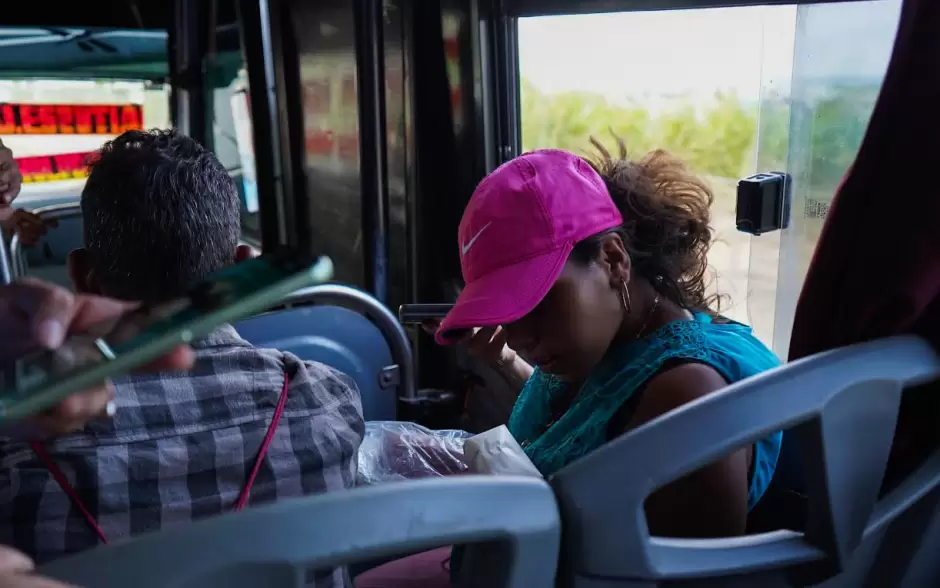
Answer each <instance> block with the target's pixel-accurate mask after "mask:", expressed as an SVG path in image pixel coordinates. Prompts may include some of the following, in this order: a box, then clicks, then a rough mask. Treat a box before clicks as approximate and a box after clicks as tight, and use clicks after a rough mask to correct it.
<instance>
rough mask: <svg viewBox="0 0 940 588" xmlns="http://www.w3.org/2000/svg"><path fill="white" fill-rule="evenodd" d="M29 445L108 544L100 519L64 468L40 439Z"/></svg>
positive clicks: (102, 539) (102, 540)
mask: <svg viewBox="0 0 940 588" xmlns="http://www.w3.org/2000/svg"><path fill="white" fill-rule="evenodd" d="M29 445H30V447H32V448H33V451H35V452H36V456H37V457H38V458H39V460H40V461H41V462H42V463H43V465H45V466H46V469H47V470H49V473H50V474H52V477H53V478H55V481H56V482H58V484H59V487H60V488H62V490H63V491H64V492H65V493H66V494H68V496H69V498H70V499H71V500H72V504H74V505H75V506H76V507H78V510H80V511H81V513H82V516H83V517H85V521H86V522H87V523H88V526H89V527H91V529H92V530H93V531H94V532H95V535H97V536H98V539H100V540H101V542H102V543H104V544H105V545H107V544H108V538H107V537H105V536H104V531H102V530H101V527H100V526H98V521H96V520H95V517H93V516H92V515H91V513H90V512H88V509H87V508H86V507H85V503H84V502H82V499H81V497H80V496H79V495H78V492H76V491H75V488H73V487H72V485H71V484H69V481H68V479H66V477H65V474H63V473H62V470H61V469H59V466H57V465H56V463H55V461H54V460H53V459H52V458H51V457H49V454H48V453H47V452H46V448H45V447H44V446H43V445H42V443H39V442H38V441H31V442H30V443H29Z"/></svg>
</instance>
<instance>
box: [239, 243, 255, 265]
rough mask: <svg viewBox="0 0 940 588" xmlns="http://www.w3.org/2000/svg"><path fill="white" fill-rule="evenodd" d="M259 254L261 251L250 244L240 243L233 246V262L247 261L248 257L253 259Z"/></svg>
mask: <svg viewBox="0 0 940 588" xmlns="http://www.w3.org/2000/svg"><path fill="white" fill-rule="evenodd" d="M259 255H261V252H260V251H258V250H257V249H255V248H254V247H252V246H251V245H246V244H245V243H242V244H241V245H239V246H238V247H236V248H235V263H241V262H243V261H248V260H249V259H254V258H256V257H258V256H259Z"/></svg>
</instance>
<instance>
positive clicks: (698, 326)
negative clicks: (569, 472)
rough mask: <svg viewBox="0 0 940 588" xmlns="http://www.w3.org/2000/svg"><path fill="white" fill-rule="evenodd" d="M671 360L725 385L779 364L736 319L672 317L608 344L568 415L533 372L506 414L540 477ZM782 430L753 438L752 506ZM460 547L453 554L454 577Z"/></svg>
mask: <svg viewBox="0 0 940 588" xmlns="http://www.w3.org/2000/svg"><path fill="white" fill-rule="evenodd" d="M670 361H692V362H698V363H702V364H705V365H708V366H711V367H712V368H714V369H715V370H716V371H717V372H718V373H719V374H721V375H722V376H723V377H724V378H725V380H727V381H728V382H729V383H734V382H737V381H739V380H743V379H745V378H748V377H750V376H753V375H756V374H759V373H761V372H763V371H766V370H769V369H771V368H774V367H776V366H778V365H780V360H779V359H777V356H776V355H774V354H773V352H772V351H770V350H769V349H767V347H766V346H765V345H764V344H763V343H761V342H760V341H758V340H757V338H756V337H754V335H753V334H751V329H750V327H747V326H744V325H741V324H738V323H715V322H713V321H712V319H711V317H709V316H708V315H706V314H696V315H694V317H693V320H683V321H676V322H673V323H669V324H667V325H665V326H663V327H662V328H660V329H657V330H656V331H654V332H652V333H650V334H649V335H647V336H646V337H644V338H642V339H640V340H638V341H634V342H633V343H630V344H627V345H621V346H618V347H616V348H613V349H611V350H610V352H608V354H607V356H605V357H604V359H603V360H602V361H601V363H600V364H599V365H598V366H597V367H596V368H594V371H593V372H592V373H591V375H590V376H589V377H588V379H587V380H586V381H585V382H584V384H583V386H582V388H581V391H580V393H579V394H578V396H577V398H575V400H574V402H573V403H572V404H571V406H570V408H568V410H567V411H566V412H565V414H564V415H563V416H562V417H561V418H560V419H558V421H557V422H555V423H554V424H552V426H551V427H549V428H548V430H544V429H545V426H546V425H547V424H548V423H549V422H550V419H551V405H552V399H553V398H554V397H555V395H557V394H561V393H563V392H564V389H565V386H564V384H563V383H562V382H560V381H559V380H558V379H556V378H554V377H553V376H551V375H550V374H546V373H544V372H541V371H539V370H538V369H536V370H535V373H533V374H532V377H530V378H529V380H528V381H527V382H526V384H525V386H523V388H522V392H520V393H519V398H518V399H517V400H516V404H515V406H514V407H513V409H512V414H511V415H510V417H509V431H510V432H511V433H512V434H513V437H515V438H516V440H517V441H519V443H520V444H522V446H523V449H524V450H525V452H526V454H527V455H528V456H529V459H531V460H532V463H534V464H535V466H536V467H537V468H538V469H539V471H540V472H542V474H543V475H545V476H550V475H551V474H554V473H555V472H557V471H558V470H560V469H561V468H562V467H564V466H566V465H568V464H569V463H571V462H573V461H575V460H577V459H578V458H579V457H582V456H584V455H585V454H587V453H590V452H591V451H593V450H595V449H597V448H598V447H600V446H601V445H603V444H604V443H606V442H607V440H608V439H607V433H608V428H607V425H608V423H609V422H610V419H611V418H613V416H614V414H615V413H616V412H617V410H618V409H619V408H620V407H621V406H623V404H624V402H626V401H627V400H629V398H630V397H631V396H632V395H633V393H634V392H636V391H637V390H638V389H639V388H641V387H642V386H643V384H645V383H646V382H648V381H649V380H650V378H652V377H653V376H654V375H655V374H656V373H657V372H659V371H660V370H661V369H662V367H663V365H664V364H666V363H667V362H670ZM782 440H783V432H782V431H778V432H776V433H773V434H771V435H768V436H767V437H764V438H763V439H761V440H759V441H758V442H757V443H755V444H754V468H753V475H752V477H751V484H750V487H749V488H748V497H747V502H748V504H747V506H748V510H749V511H750V510H751V509H752V508H754V506H755V505H756V504H757V501H758V500H760V498H761V496H763V495H764V492H765V491H766V490H767V486H769V485H770V480H771V478H772V477H773V475H774V469H775V468H776V466H777V457H778V456H779V455H780V443H781V441H782ZM461 556H462V549H461V548H460V547H455V548H454V549H453V551H452V553H451V562H450V565H451V577H452V578H454V577H456V573H457V570H458V569H459V568H460V562H461V559H462V557H461Z"/></svg>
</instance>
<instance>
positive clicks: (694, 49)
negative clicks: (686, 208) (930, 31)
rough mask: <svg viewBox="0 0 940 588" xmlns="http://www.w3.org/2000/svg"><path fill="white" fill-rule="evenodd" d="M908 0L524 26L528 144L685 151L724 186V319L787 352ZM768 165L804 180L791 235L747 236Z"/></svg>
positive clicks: (718, 217) (720, 225)
mask: <svg viewBox="0 0 940 588" xmlns="http://www.w3.org/2000/svg"><path fill="white" fill-rule="evenodd" d="M899 5H900V2H899V0H888V1H869V2H850V3H839V4H822V5H810V6H800V7H797V6H796V5H782V6H756V7H737V8H718V9H697V10H670V11H660V12H655V11H654V12H625V13H614V14H597V15H567V16H551V17H534V18H524V19H520V20H519V35H518V38H519V61H520V77H521V79H520V84H521V97H520V99H521V116H522V121H521V122H522V137H523V149H524V150H530V149H535V148H542V147H559V148H563V149H568V150H571V151H573V152H575V153H579V154H583V153H588V152H590V151H589V150H590V144H589V138H590V137H591V136H594V137H596V138H597V139H599V140H601V142H603V143H604V144H605V145H607V146H608V147H610V146H612V145H614V143H613V140H612V138H611V134H610V133H611V131H612V132H613V133H615V134H616V135H618V136H620V137H622V138H624V139H625V141H626V143H627V147H628V149H629V151H630V153H631V155H632V156H634V157H638V156H641V155H642V154H644V153H646V152H647V151H649V150H651V149H654V148H661V149H666V150H668V151H671V152H673V153H674V154H676V155H678V156H679V157H681V158H682V159H683V160H684V161H685V162H686V163H687V164H689V165H690V166H691V167H692V169H693V170H694V171H695V172H696V173H698V174H699V175H700V176H701V177H703V178H705V179H706V180H707V181H708V182H709V183H710V185H711V187H712V190H713V192H714V196H715V200H714V203H713V205H712V209H711V222H712V226H713V229H714V232H715V241H714V244H713V246H712V248H711V250H710V252H709V256H708V259H709V265H710V266H711V272H710V273H711V281H710V285H709V288H710V289H711V291H712V292H715V293H718V294H720V295H722V304H721V307H720V312H721V313H722V314H723V315H725V316H727V317H728V318H731V319H733V320H736V321H739V322H743V323H746V324H750V325H751V326H752V327H753V328H754V331H755V334H756V335H757V336H758V337H759V338H760V339H762V340H763V341H764V342H765V343H767V344H768V345H772V346H773V347H774V350H775V351H777V353H778V354H779V355H784V354H785V352H786V348H787V346H788V343H789V325H790V323H792V316H793V310H794V308H795V304H796V298H797V296H798V293H799V289H800V286H801V285H802V281H803V278H804V276H805V271H806V266H807V264H808V262H809V258H810V255H811V252H812V248H813V247H814V246H815V243H816V239H817V238H818V234H819V226H820V225H821V222H822V218H823V217H824V215H825V210H826V207H827V205H828V202H829V200H830V199H831V196H832V193H833V191H834V190H835V188H836V187H837V185H838V182H839V179H841V177H842V175H843V174H844V173H845V171H846V169H847V167H848V165H849V163H850V162H851V161H852V160H853V159H854V157H855V153H856V152H857V150H858V146H859V143H860V141H861V137H862V135H863V133H864V130H865V127H866V126H867V122H868V118H869V116H870V115H871V110H872V107H873V104H874V99H875V97H876V96H877V93H878V89H879V87H880V84H881V81H882V79H883V77H884V72H885V69H886V65H887V59H888V56H889V55H890V49H891V45H892V42H893V37H894V33H895V31H896V28H897V20H898V10H899V8H898V7H899ZM834 36H838V38H839V39H842V42H839V43H836V42H834V41H833V40H832V39H833V38H834ZM558 39H566V42H565V43H558V42H557V40H558ZM823 43H825V46H823ZM757 171H787V172H789V173H791V174H793V176H794V192H793V199H794V201H793V211H794V212H793V217H792V222H791V227H790V229H788V230H785V231H781V232H775V233H771V234H765V235H762V236H760V237H751V236H749V235H747V234H744V233H740V232H738V231H737V230H736V228H735V201H736V185H737V180H738V179H740V178H742V177H744V176H747V175H750V174H753V173H755V172H757Z"/></svg>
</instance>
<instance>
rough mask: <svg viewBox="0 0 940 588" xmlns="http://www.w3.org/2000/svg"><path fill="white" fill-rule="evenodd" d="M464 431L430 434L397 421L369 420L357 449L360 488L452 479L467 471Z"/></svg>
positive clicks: (430, 432) (444, 431) (467, 436)
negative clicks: (384, 484)
mask: <svg viewBox="0 0 940 588" xmlns="http://www.w3.org/2000/svg"><path fill="white" fill-rule="evenodd" d="M471 436H472V435H471V434H470V433H467V432H466V431H457V430H441V431H433V430H431V429H428V428H426V427H422V426H421V425H417V424H415V423H409V422H399V421H370V422H367V423H366V434H365V438H364V439H363V440H362V446H361V447H360V448H359V475H358V479H357V483H358V484H360V485H369V484H382V483H385V482H394V481H396V480H413V479H417V478H433V477H439V476H453V475H456V474H464V473H468V472H469V466H468V465H467V464H466V463H465V462H464V459H463V444H464V441H465V440H466V439H469V438H470V437H471Z"/></svg>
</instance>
